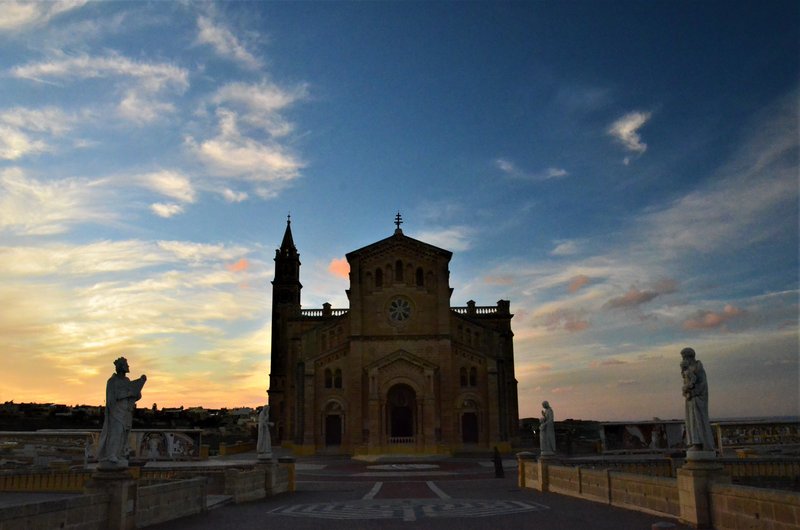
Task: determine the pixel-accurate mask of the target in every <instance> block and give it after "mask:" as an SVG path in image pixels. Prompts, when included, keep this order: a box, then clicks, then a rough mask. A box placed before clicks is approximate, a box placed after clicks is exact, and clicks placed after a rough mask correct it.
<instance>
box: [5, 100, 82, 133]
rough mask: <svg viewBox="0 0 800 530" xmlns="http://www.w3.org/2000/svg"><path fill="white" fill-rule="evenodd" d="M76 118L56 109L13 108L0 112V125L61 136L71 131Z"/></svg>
mask: <svg viewBox="0 0 800 530" xmlns="http://www.w3.org/2000/svg"><path fill="white" fill-rule="evenodd" d="M77 119H78V118H77V117H76V116H72V115H69V114H67V113H65V112H64V111H62V110H61V109H59V108H56V107H43V108H40V109H29V108H24V107H13V108H9V109H5V110H3V111H2V112H0V123H4V124H6V125H9V126H11V127H15V128H17V129H25V130H27V131H31V132H41V133H50V134H53V135H62V134H65V133H67V132H69V131H70V129H72V124H73V123H74V122H75V121H77Z"/></svg>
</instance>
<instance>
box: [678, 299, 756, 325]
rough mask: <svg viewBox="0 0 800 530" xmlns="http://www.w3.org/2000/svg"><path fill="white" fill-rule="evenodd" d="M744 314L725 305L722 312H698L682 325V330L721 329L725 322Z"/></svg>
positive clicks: (731, 306)
mask: <svg viewBox="0 0 800 530" xmlns="http://www.w3.org/2000/svg"><path fill="white" fill-rule="evenodd" d="M743 313H744V312H743V311H742V310H741V309H739V308H738V307H735V306H733V305H731V304H728V305H726V306H725V307H724V308H723V309H722V311H719V312H714V311H706V310H698V311H697V313H695V315H694V316H693V317H692V318H689V319H687V320H686V321H685V322H684V323H683V329H689V330H697V329H715V328H719V327H722V326H723V325H725V323H726V322H728V321H729V320H732V319H734V318H736V317H739V316H741V315H742V314H743Z"/></svg>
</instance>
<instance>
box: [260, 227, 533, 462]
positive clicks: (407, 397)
mask: <svg viewBox="0 0 800 530" xmlns="http://www.w3.org/2000/svg"><path fill="white" fill-rule="evenodd" d="M395 224H396V225H397V228H396V229H395V230H394V233H393V234H392V235H390V236H389V237H387V238H386V239H382V240H380V241H377V242H375V243H372V244H371V245H367V246H365V247H363V248H360V249H358V250H354V251H352V252H350V253H349V254H347V262H348V263H349V265H350V288H349V289H347V291H346V292H347V297H348V299H349V306H350V307H349V308H332V307H331V305H330V304H327V303H326V304H323V306H322V308H317V309H303V308H302V307H301V305H300V291H301V289H302V287H303V286H302V285H301V283H300V255H299V253H298V251H297V248H296V247H295V244H294V240H293V237H292V230H291V221H287V226H286V232H285V233H284V236H283V241H282V242H281V246H280V248H279V249H277V250H276V251H275V279H274V280H273V282H272V350H271V373H270V374H269V390H268V395H269V405H270V419H271V421H273V422H274V430H273V432H274V435H273V440H274V441H275V443H280V444H282V445H283V446H284V447H291V448H292V449H293V450H294V452H295V453H296V454H316V453H326V454H331V453H333V454H350V455H358V454H384V453H420V454H437V453H438V454H448V453H454V452H459V451H481V450H491V449H493V448H494V447H495V446H497V447H499V448H500V449H501V450H508V449H510V447H511V442H512V440H513V439H514V438H515V437H516V436H517V429H518V419H519V413H518V407H517V381H516V379H515V378H514V342H513V337H514V334H513V333H512V331H511V318H512V316H513V315H512V314H511V312H510V303H509V301H508V300H500V301H498V302H497V305H494V306H476V304H475V302H474V301H469V302H467V303H466V306H460V307H454V306H452V305H451V302H450V297H451V295H452V294H453V289H452V288H451V287H450V280H449V279H450V270H449V264H450V258H451V257H452V253H451V252H449V251H447V250H444V249H441V248H438V247H435V246H433V245H430V244H428V243H425V242H423V241H418V240H416V239H413V238H411V237H408V236H406V235H405V234H403V231H402V230H401V229H400V225H401V224H402V219H401V217H400V214H399V213H398V214H397V217H396V220H395Z"/></svg>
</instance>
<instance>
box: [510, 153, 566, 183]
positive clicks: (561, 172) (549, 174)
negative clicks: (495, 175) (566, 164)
mask: <svg viewBox="0 0 800 530" xmlns="http://www.w3.org/2000/svg"><path fill="white" fill-rule="evenodd" d="M494 165H495V167H497V169H499V170H500V171H502V172H503V173H504V174H505V175H506V176H508V177H510V178H514V179H520V180H531V181H543V180H551V179H559V178H563V177H566V176H567V175H569V172H567V170H566V169H563V168H558V167H548V168H546V169H544V170H542V171H538V172H530V171H525V170H522V169H520V168H518V167H517V166H516V164H514V162H512V161H510V160H508V159H506V158H498V159H496V160H495V161H494Z"/></svg>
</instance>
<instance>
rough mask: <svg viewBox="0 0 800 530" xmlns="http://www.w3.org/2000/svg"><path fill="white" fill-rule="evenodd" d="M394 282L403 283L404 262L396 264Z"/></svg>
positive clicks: (396, 262)
mask: <svg viewBox="0 0 800 530" xmlns="http://www.w3.org/2000/svg"><path fill="white" fill-rule="evenodd" d="M394 281H396V282H402V281H403V262H402V261H400V260H397V261H395V262H394Z"/></svg>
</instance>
